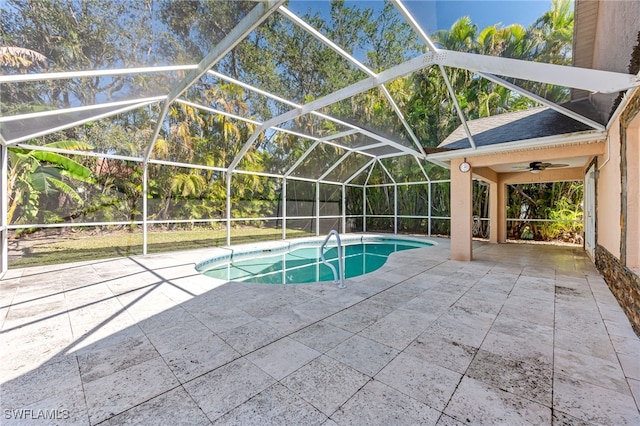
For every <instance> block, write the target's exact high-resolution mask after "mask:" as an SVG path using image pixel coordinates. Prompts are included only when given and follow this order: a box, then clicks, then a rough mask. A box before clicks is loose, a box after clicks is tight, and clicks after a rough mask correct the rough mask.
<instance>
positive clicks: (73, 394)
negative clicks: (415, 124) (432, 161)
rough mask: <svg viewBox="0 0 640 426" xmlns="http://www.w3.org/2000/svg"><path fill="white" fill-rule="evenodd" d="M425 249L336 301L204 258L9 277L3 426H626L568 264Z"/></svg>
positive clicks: (638, 386) (556, 254)
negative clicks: (208, 269) (215, 274)
mask: <svg viewBox="0 0 640 426" xmlns="http://www.w3.org/2000/svg"><path fill="white" fill-rule="evenodd" d="M438 242H439V244H440V245H439V246H436V247H432V248H428V249H419V250H415V251H406V252H400V253H396V254H394V255H393V256H392V257H391V258H390V259H389V261H388V263H387V264H385V265H384V266H383V267H382V268H381V269H380V270H379V271H377V272H374V273H372V274H368V275H365V276H361V277H356V278H354V279H350V280H347V288H346V289H344V290H338V289H336V288H335V286H333V285H331V284H327V283H323V284H318V285H313V284H311V285H305V286H296V285H286V286H272V285H258V284H242V283H233V282H231V283H225V282H222V281H220V280H214V279H208V278H207V277H204V276H201V275H199V274H197V273H196V272H195V271H194V269H193V262H194V260H195V259H197V260H201V259H206V258H207V253H208V252H207V250H197V251H192V252H182V253H171V254H162V255H151V256H147V257H142V256H139V257H138V256H136V257H130V258H120V259H110V260H102V261H96V262H81V263H77V264H66V265H54V266H47V267H37V268H27V269H20V270H10V271H9V273H7V274H5V277H4V279H3V280H2V281H0V301H2V305H1V306H0V327H1V328H0V392H1V398H0V400H1V401H0V409H1V410H2V411H1V413H2V415H3V419H2V424H5V423H6V424H8V425H11V424H27V423H25V422H24V419H23V420H20V419H18V418H17V417H16V416H17V415H18V414H19V413H21V412H22V413H23V415H24V413H26V412H30V413H37V412H38V410H40V411H46V410H49V411H51V410H56V409H57V410H59V411H58V412H57V413H58V415H60V414H61V413H62V414H63V415H64V417H65V418H64V419H50V420H49V421H42V420H38V424H65V425H67V424H69V425H93V424H96V423H99V422H103V423H102V424H105V425H124V424H150V425H153V424H210V423H213V424H243V425H251V424H260V425H262V424H267V423H268V424H283V425H284V424H318V425H325V426H334V425H344V424H354V425H364V424H366V425H389V424H394V425H404V424H431V425H435V424H437V425H440V426H459V425H461V424H469V423H471V424H510V425H511V424H514V425H515V424H536V425H538V424H546V425H552V424H554V425H578V426H581V425H591V424H603V425H622V424H629V425H631V424H640V411H639V410H638V404H640V363H639V362H638V353H640V339H639V338H638V336H636V335H635V333H634V332H633V330H632V329H631V327H630V325H629V322H628V320H627V319H626V317H625V316H624V314H623V312H622V311H621V309H620V307H619V305H618V303H617V301H616V300H615V298H614V297H613V295H612V294H611V292H610V291H609V289H608V288H607V285H606V283H605V282H604V280H603V279H602V277H600V276H599V275H598V273H597V271H596V269H595V268H594V266H593V265H592V264H591V262H590V261H589V259H588V258H587V257H586V255H585V254H584V252H583V251H582V249H581V248H574V247H553V246H539V245H525V244H517V245H510V244H509V245H490V244H483V243H478V242H474V246H475V249H474V258H475V260H474V261H473V262H471V263H467V262H457V261H450V260H448V258H447V257H448V241H447V240H438ZM69 277H73V279H70V278H69ZM7 410H8V411H7ZM20 410H23V411H20ZM25 410H31V411H25ZM6 413H9V415H8V418H7V414H6ZM14 414H16V415H14ZM33 421H34V422H35V419H33Z"/></svg>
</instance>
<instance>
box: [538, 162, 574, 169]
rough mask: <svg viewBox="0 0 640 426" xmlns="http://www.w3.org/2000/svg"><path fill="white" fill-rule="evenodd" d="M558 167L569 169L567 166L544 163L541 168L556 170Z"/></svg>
mask: <svg viewBox="0 0 640 426" xmlns="http://www.w3.org/2000/svg"><path fill="white" fill-rule="evenodd" d="M560 167H569V165H568V164H549V163H544V166H543V168H545V169H557V168H560Z"/></svg>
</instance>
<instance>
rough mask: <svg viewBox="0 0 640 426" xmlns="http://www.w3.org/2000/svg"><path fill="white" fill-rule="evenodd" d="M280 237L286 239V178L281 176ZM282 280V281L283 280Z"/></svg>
mask: <svg viewBox="0 0 640 426" xmlns="http://www.w3.org/2000/svg"><path fill="white" fill-rule="evenodd" d="M281 205H282V239H283V240H286V239H287V178H282V203H281ZM283 282H284V281H283Z"/></svg>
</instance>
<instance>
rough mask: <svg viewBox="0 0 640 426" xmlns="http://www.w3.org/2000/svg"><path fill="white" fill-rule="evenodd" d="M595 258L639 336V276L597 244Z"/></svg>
mask: <svg viewBox="0 0 640 426" xmlns="http://www.w3.org/2000/svg"><path fill="white" fill-rule="evenodd" d="M595 257H596V259H595V260H596V267H597V268H598V270H599V271H600V273H602V275H603V276H604V280H605V281H606V282H607V285H608V286H609V288H610V289H611V292H612V293H613V295H614V296H615V297H616V299H618V303H619V304H620V306H621V307H622V309H623V310H624V312H625V314H627V317H629V321H631V326H632V327H633V329H634V331H635V332H636V334H637V335H638V336H640V276H638V275H637V274H635V273H634V272H633V271H631V270H630V269H629V268H627V267H625V266H622V264H621V263H620V260H619V259H617V258H616V257H615V256H614V255H612V254H611V253H609V251H608V250H607V249H605V248H604V247H602V246H601V245H599V244H596V250H595Z"/></svg>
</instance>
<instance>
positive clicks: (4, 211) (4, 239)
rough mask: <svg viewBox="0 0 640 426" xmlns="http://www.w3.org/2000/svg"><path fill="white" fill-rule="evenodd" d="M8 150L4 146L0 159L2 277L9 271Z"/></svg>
mask: <svg viewBox="0 0 640 426" xmlns="http://www.w3.org/2000/svg"><path fill="white" fill-rule="evenodd" d="M8 154H9V152H8V150H7V146H6V145H2V158H0V162H2V167H1V169H2V176H0V182H1V184H0V185H2V191H1V192H0V194H1V195H0V197H2V199H1V200H0V219H1V221H2V222H1V224H0V230H1V231H0V251H1V252H2V253H0V277H2V276H3V275H4V273H5V272H7V270H8V269H9V230H8V229H7V226H8V225H9V224H8V223H7V215H8V212H9V205H8V204H9V200H8V197H9V191H8V189H9V188H8V186H9V183H8V181H7V176H8V175H9V159H8V158H7V157H8Z"/></svg>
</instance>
